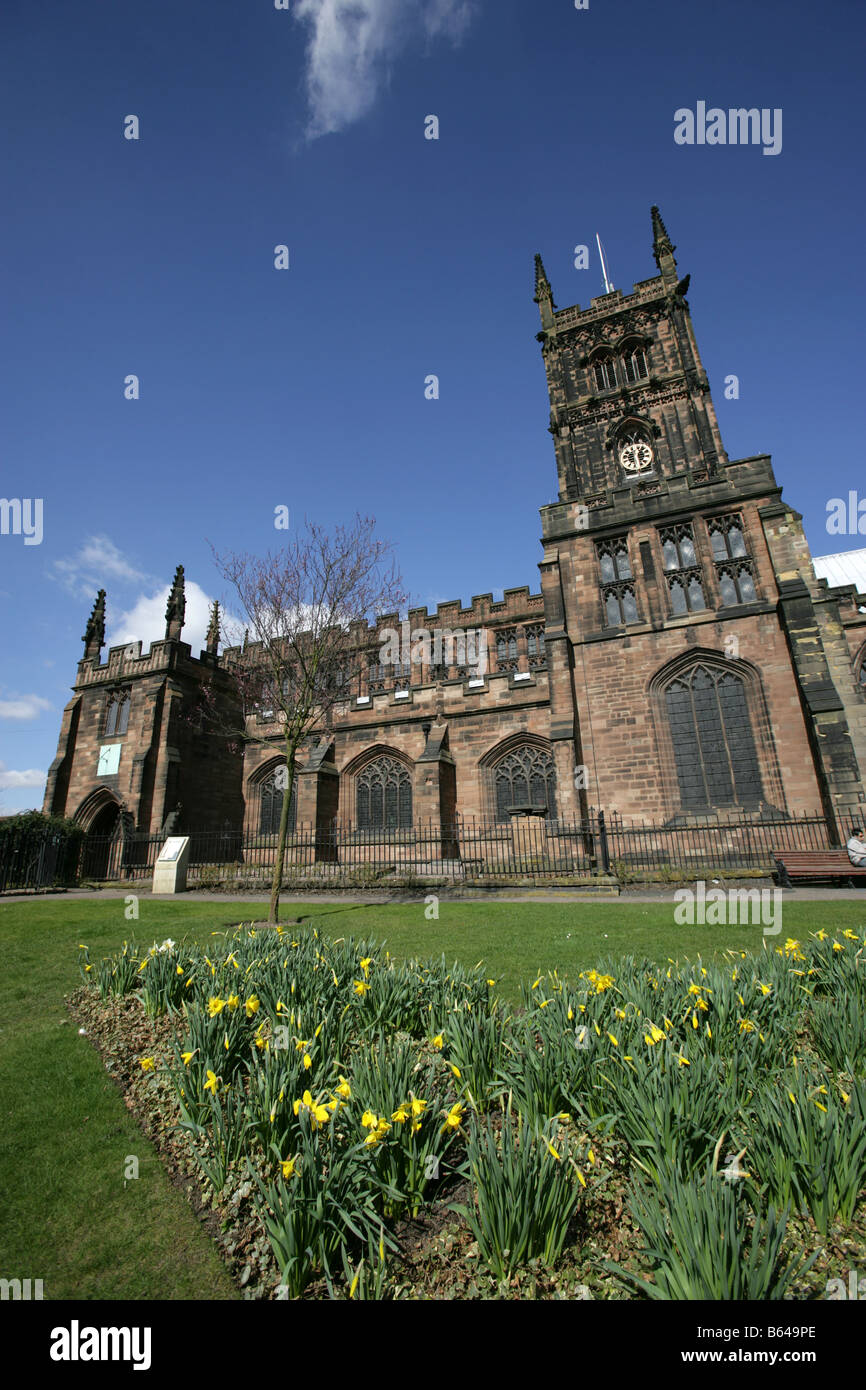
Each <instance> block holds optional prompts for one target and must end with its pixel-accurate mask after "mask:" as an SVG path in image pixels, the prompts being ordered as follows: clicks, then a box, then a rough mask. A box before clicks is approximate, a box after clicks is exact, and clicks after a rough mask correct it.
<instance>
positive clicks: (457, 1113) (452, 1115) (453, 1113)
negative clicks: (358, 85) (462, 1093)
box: [439, 1101, 465, 1134]
mask: <svg viewBox="0 0 866 1390" xmlns="http://www.w3.org/2000/svg"><path fill="white" fill-rule="evenodd" d="M464 1113H465V1111H464V1107H463V1106H462V1105H461V1104H460V1102H459V1101H458V1102H457V1104H456V1105H452V1107H451V1109H450V1110H449V1111H448V1114H447V1116H446V1119H445V1123H444V1125H443V1126H442V1128H441V1129H440V1131H439V1133H440V1134H444V1133H445V1131H446V1130H447V1129H459V1128H460V1125H461V1123H462V1121H463V1115H464Z"/></svg>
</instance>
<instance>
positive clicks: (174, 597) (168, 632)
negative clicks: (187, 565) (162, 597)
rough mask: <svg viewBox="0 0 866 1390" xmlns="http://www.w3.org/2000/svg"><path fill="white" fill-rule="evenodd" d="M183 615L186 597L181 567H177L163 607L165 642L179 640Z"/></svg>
mask: <svg viewBox="0 0 866 1390" xmlns="http://www.w3.org/2000/svg"><path fill="white" fill-rule="evenodd" d="M185 613H186V596H185V594H184V587H183V565H178V567H177V569H176V570H175V572H174V582H173V583H172V586H171V589H170V591H169V595H168V603H167V604H166V607H165V640H166V642H172V641H174V642H176V641H178V640H179V638H180V634H181V630H182V628H183V620H184V615H185Z"/></svg>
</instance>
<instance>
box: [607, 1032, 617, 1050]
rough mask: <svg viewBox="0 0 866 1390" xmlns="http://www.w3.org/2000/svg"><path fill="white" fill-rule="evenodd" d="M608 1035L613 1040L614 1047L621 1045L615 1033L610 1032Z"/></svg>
mask: <svg viewBox="0 0 866 1390" xmlns="http://www.w3.org/2000/svg"><path fill="white" fill-rule="evenodd" d="M607 1036H608V1037H609V1038H610V1040H611V1042H612V1043H613V1045H614V1047H619V1043H618V1042H617V1040H616V1038H615V1037H614V1036H613V1033H608V1035H607Z"/></svg>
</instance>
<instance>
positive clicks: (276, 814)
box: [259, 767, 298, 835]
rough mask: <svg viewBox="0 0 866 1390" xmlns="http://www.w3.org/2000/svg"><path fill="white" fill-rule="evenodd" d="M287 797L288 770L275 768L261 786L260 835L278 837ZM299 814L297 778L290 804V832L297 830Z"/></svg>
mask: <svg viewBox="0 0 866 1390" xmlns="http://www.w3.org/2000/svg"><path fill="white" fill-rule="evenodd" d="M285 795H286V769H285V767H277V768H274V770H273V772H272V773H271V775H270V777H267V778H266V779H265V781H264V782H262V784H261V789H260V793H259V805H260V813H259V834H260V835H276V834H277V833H278V831H279V828H280V816H281V815H282V812H283V801H284V800H285ZM297 814H298V782H297V777H296V778H295V782H294V784H293V786H292V799H291V802H290V803H289V830H290V831H293V830H294V829H295V822H296V819H297Z"/></svg>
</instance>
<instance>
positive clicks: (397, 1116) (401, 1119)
mask: <svg viewBox="0 0 866 1390" xmlns="http://www.w3.org/2000/svg"><path fill="white" fill-rule="evenodd" d="M410 1113H411V1112H410V1109H409V1105H408V1103H407V1102H406V1101H404V1102H403V1104H402V1105H400V1106H398V1107H397V1109H396V1110H395V1111H394V1113H393V1115H392V1116H391V1119H392V1120H393V1121H394V1122H395V1124H398V1125H403V1124H405V1123H406V1121H407V1120H408V1118H409V1115H410Z"/></svg>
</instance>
